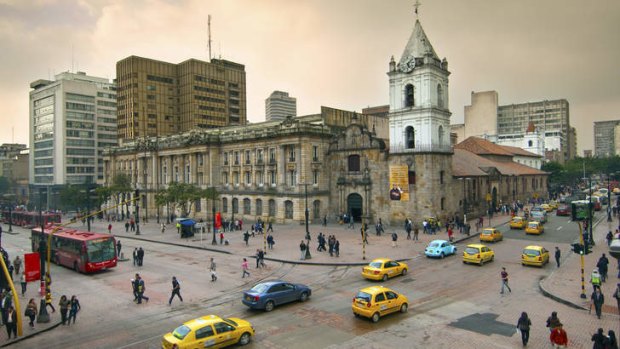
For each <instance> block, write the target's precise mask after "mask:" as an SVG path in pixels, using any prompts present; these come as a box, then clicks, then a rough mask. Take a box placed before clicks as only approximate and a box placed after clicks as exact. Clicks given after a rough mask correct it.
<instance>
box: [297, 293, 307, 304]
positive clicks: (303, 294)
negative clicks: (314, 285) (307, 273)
mask: <svg viewBox="0 0 620 349" xmlns="http://www.w3.org/2000/svg"><path fill="white" fill-rule="evenodd" d="M299 300H300V301H302V302H305V301H307V300H308V292H302V293H301V295H300V296H299Z"/></svg>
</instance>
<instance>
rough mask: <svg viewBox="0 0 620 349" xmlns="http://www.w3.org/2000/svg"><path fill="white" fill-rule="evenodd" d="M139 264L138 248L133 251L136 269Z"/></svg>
mask: <svg viewBox="0 0 620 349" xmlns="http://www.w3.org/2000/svg"><path fill="white" fill-rule="evenodd" d="M137 264H138V248H137V247H136V248H134V249H133V265H134V267H135V266H136V265H137Z"/></svg>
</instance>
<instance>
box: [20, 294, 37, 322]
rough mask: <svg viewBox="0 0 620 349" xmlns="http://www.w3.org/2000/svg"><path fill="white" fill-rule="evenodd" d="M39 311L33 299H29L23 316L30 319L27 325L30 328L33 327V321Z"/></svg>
mask: <svg viewBox="0 0 620 349" xmlns="http://www.w3.org/2000/svg"><path fill="white" fill-rule="evenodd" d="M38 312H39V310H38V309H37V303H35V301H34V298H30V300H29V301H28V305H27V306H26V311H25V313H24V315H26V316H27V317H28V318H30V322H29V323H28V324H29V325H30V327H34V319H35V317H36V316H37V313H38Z"/></svg>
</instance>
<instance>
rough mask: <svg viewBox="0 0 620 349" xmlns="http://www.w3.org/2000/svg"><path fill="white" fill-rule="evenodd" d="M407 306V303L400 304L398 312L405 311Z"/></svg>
mask: <svg viewBox="0 0 620 349" xmlns="http://www.w3.org/2000/svg"><path fill="white" fill-rule="evenodd" d="M408 308H409V306H408V305H407V303H403V304H402V305H401V306H400V312H401V313H406V312H407V309H408Z"/></svg>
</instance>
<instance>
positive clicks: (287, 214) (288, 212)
mask: <svg viewBox="0 0 620 349" xmlns="http://www.w3.org/2000/svg"><path fill="white" fill-rule="evenodd" d="M284 218H287V219H293V202H292V201H290V200H286V201H284Z"/></svg>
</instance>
